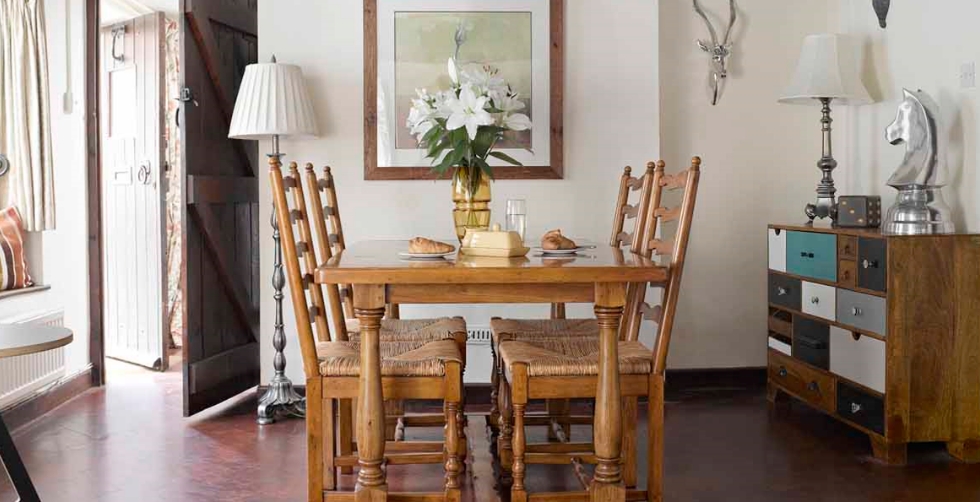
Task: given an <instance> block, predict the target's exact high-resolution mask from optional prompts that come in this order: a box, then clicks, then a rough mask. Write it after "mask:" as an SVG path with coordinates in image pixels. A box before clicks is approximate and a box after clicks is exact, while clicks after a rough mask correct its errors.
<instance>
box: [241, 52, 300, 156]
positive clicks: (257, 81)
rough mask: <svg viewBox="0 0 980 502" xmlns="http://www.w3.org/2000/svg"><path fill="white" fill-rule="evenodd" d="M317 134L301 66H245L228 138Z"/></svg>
mask: <svg viewBox="0 0 980 502" xmlns="http://www.w3.org/2000/svg"><path fill="white" fill-rule="evenodd" d="M317 134H318V130H317V126H316V115H315V114H314V113H313V102H312V100H310V93H309V92H307V90H306V82H305V81H304V80H303V71H302V70H300V68H299V66H296V65H291V64H280V63H260V64H251V65H248V67H246V68H245V76H244V77H243V78H242V85H241V87H240V88H239V90H238V99H237V100H236V101H235V112H234V113H233V114H232V117H231V127H230V128H229V130H228V137H229V138H233V139H267V138H269V137H271V136H280V137H294V138H303V137H307V138H309V137H314V136H316V135H317Z"/></svg>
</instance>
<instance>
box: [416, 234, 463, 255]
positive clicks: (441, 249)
mask: <svg viewBox="0 0 980 502" xmlns="http://www.w3.org/2000/svg"><path fill="white" fill-rule="evenodd" d="M453 251H456V246H453V245H451V244H446V243H444V242H439V241H434V240H432V239H426V238H425V237H416V238H414V239H412V240H411V241H409V242H408V252H409V253H413V254H445V253H452V252H453Z"/></svg>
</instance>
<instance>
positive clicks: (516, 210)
mask: <svg viewBox="0 0 980 502" xmlns="http://www.w3.org/2000/svg"><path fill="white" fill-rule="evenodd" d="M506 223H507V230H508V231H511V230H513V231H514V232H517V233H518V234H520V235H521V240H522V241H525V240H526V239H525V237H526V235H525V234H526V232H527V203H525V202H524V199H507V222H506Z"/></svg>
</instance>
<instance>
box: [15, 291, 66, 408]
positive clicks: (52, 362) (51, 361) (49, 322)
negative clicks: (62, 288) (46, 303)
mask: <svg viewBox="0 0 980 502" xmlns="http://www.w3.org/2000/svg"><path fill="white" fill-rule="evenodd" d="M0 322H2V323H6V324H42V325H46V326H64V325H65V313H64V311H61V310H57V311H50V312H44V313H40V314H32V315H28V316H19V317H15V318H8V319H3V320H0ZM64 375H65V347H59V348H57V349H54V350H48V351H45V352H41V353H38V354H27V355H24V356H17V357H8V358H5V359H3V360H2V361H0V409H5V408H7V407H9V406H11V405H13V404H14V403H17V402H19V401H22V400H24V399H25V398H27V397H29V396H31V395H33V394H34V393H35V392H37V391H38V390H40V389H43V388H44V387H45V386H47V385H50V384H52V383H54V382H57V381H58V380H59V379H61V378H62V377H63V376H64Z"/></svg>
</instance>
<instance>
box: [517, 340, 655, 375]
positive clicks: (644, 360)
mask: <svg viewBox="0 0 980 502" xmlns="http://www.w3.org/2000/svg"><path fill="white" fill-rule="evenodd" d="M499 350H500V358H501V359H502V360H503V363H504V370H505V372H506V374H507V379H508V380H511V374H512V369H513V366H514V365H515V364H526V365H527V374H528V376H531V377H536V376H538V377H546V376H556V377H558V376H596V375H598V374H599V339H598V338H593V337H562V338H557V337H540V338H537V339H534V340H525V341H508V340H504V341H502V342H500V349H499ZM652 368H653V351H651V350H650V349H649V348H647V347H646V346H644V345H643V344H642V343H640V342H619V372H620V373H621V374H623V375H645V374H649V373H650V371H651V369H652Z"/></svg>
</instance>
